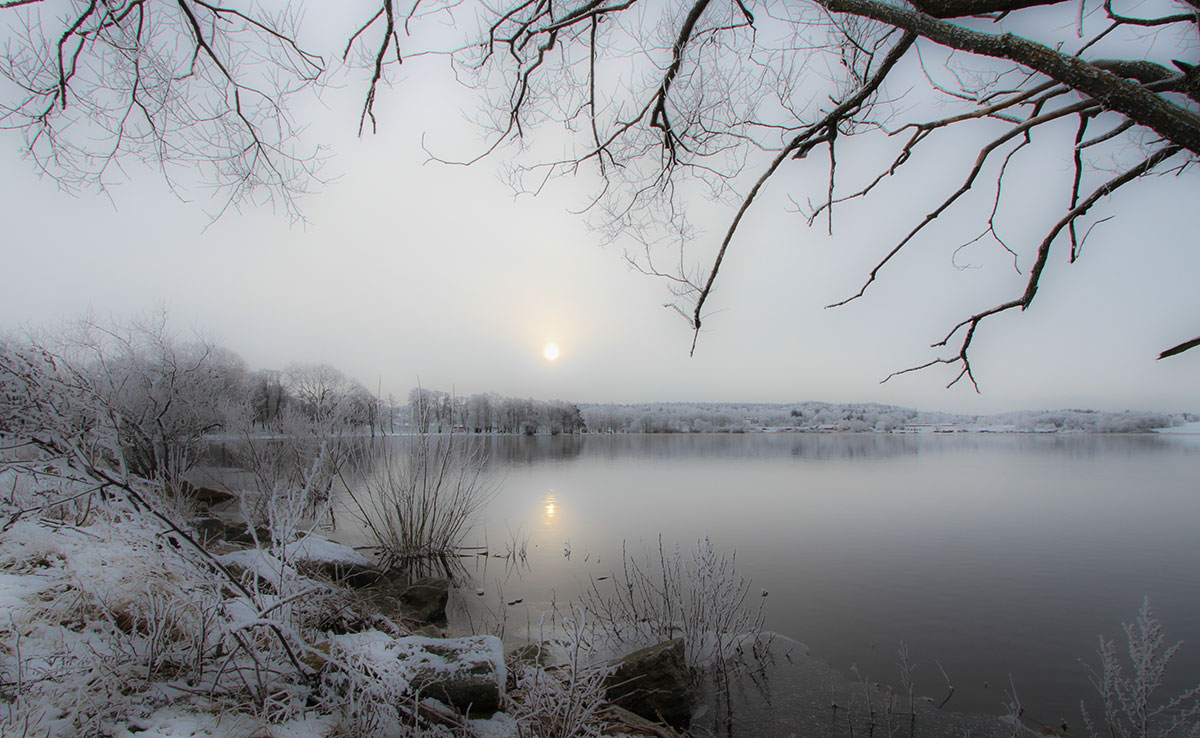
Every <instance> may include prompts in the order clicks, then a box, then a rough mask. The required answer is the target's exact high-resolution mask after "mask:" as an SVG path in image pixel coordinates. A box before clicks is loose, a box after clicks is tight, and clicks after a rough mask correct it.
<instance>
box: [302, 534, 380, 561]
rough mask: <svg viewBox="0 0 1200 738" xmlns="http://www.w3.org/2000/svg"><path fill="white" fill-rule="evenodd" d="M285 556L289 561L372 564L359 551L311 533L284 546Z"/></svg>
mask: <svg viewBox="0 0 1200 738" xmlns="http://www.w3.org/2000/svg"><path fill="white" fill-rule="evenodd" d="M283 550H284V557H285V558H287V559H288V560H289V561H291V560H297V561H313V562H323V563H330V564H351V565H354V566H370V565H371V561H370V559H368V558H367V557H366V556H363V555H362V554H361V553H359V552H358V551H355V550H354V549H352V548H350V547H349V546H343V545H342V544H340V543H334V542H333V541H331V540H329V539H328V538H325V537H324V536H318V535H316V534H310V535H308V536H305V537H304V538H302V539H300V540H298V541H294V542H292V543H289V544H287V545H286V546H284V547H283Z"/></svg>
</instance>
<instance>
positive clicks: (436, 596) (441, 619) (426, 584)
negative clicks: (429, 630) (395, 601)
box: [399, 577, 450, 625]
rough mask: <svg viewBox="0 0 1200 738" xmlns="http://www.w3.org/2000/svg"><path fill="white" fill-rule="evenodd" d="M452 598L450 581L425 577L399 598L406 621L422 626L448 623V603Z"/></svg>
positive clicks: (407, 588)
mask: <svg viewBox="0 0 1200 738" xmlns="http://www.w3.org/2000/svg"><path fill="white" fill-rule="evenodd" d="M449 598H450V580H449V579H445V578H443V577H424V578H422V579H418V580H417V581H415V582H413V583H412V584H410V585H409V586H408V587H406V588H405V589H404V590H403V591H402V592H401V593H400V596H399V600H400V605H401V611H402V612H401V614H402V615H403V617H404V619H405V620H409V621H412V622H414V623H419V624H421V625H441V624H444V623H445V622H446V601H447V600H448V599H449Z"/></svg>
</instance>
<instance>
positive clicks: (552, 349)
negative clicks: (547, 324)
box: [542, 341, 559, 361]
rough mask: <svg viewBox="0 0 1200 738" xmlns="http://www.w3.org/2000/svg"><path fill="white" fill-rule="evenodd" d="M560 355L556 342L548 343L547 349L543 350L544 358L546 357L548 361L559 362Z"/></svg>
mask: <svg viewBox="0 0 1200 738" xmlns="http://www.w3.org/2000/svg"><path fill="white" fill-rule="evenodd" d="M558 353H559V352H558V344H557V343H555V342H554V341H547V342H546V346H545V348H543V349H542V356H545V357H546V361H555V360H557V359H558Z"/></svg>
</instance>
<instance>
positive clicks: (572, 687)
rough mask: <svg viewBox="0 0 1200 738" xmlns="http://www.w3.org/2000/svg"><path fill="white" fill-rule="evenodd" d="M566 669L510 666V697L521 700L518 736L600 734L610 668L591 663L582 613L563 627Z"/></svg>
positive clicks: (531, 662)
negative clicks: (519, 731)
mask: <svg viewBox="0 0 1200 738" xmlns="http://www.w3.org/2000/svg"><path fill="white" fill-rule="evenodd" d="M562 628H563V631H564V636H563V640H562V646H563V648H564V649H565V654H566V658H565V660H564V663H563V664H561V665H558V666H553V667H545V666H543V665H542V664H541V663H540V661H541V660H542V659H541V656H542V653H541V649H542V648H544V647H545V644H542V645H540V646H539V647H538V653H537V658H534V659H532V660H529V661H522V662H519V663H517V664H516V665H514V667H513V676H514V681H515V683H516V690H515V693H514V697H518V696H519V698H520V701H519V703H518V705H519V706H518V708H517V711H516V714H515V716H514V717H515V718H516V720H517V723H518V725H520V726H521V728H522V735H533V736H539V737H540V738H573V737H574V736H581V737H583V736H599V735H601V734H602V727H603V725H602V720H601V715H600V712H601V710H602V708H603V707H604V706H605V704H606V703H605V697H604V694H605V685H604V680H605V679H606V678H607V677H608V675H609V674H610V673H611V672H612V668H611V667H609V666H605V665H601V664H596V663H593V661H594V657H593V654H592V649H591V648H590V647H589V646H588V643H587V638H586V633H587V628H586V613H585V611H584V610H583V608H579V607H577V608H575V611H574V615H573V617H569V618H564V619H563V621H562Z"/></svg>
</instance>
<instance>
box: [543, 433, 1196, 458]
mask: <svg viewBox="0 0 1200 738" xmlns="http://www.w3.org/2000/svg"><path fill="white" fill-rule="evenodd" d="M578 440H579V441H580V442H582V444H583V448H582V450H581V451H580V454H581V455H583V456H589V457H593V456H599V457H605V458H608V459H613V460H615V459H621V458H657V459H687V458H697V459H699V458H706V459H713V458H739V459H746V458H751V459H752V458H764V459H769V458H781V457H792V458H795V459H802V460H814V461H825V460H845V459H864V460H865V459H889V458H898V457H904V456H915V455H918V454H930V453H947V452H963V451H998V452H1003V453H1019V454H1043V455H1050V456H1064V457H1069V458H1080V457H1083V458H1087V457H1092V456H1098V455H1114V454H1115V455H1121V456H1135V455H1140V454H1146V453H1166V452H1172V453H1178V452H1179V450H1180V446H1181V444H1176V443H1172V442H1171V439H1167V438H1162V437H1161V436H1158V435H1156V434H1145V435H1140V434H1138V435H1101V434H1051V433H1046V434H1036V433H920V434H917V433H744V434H739V433H733V434H678V435H667V434H653V435H639V434H615V435H591V436H584V437H581V438H579V439H578ZM531 451H532V449H531ZM1187 453H1189V454H1190V453H1200V443H1198V444H1191V445H1190V446H1188V447H1187Z"/></svg>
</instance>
